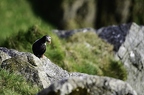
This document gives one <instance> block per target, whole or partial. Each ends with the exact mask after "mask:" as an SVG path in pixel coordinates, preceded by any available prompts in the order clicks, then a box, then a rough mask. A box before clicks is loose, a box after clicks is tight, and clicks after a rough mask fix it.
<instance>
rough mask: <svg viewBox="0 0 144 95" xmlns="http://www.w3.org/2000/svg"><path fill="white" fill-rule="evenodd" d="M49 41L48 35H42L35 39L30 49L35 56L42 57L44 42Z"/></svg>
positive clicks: (44, 49) (44, 48) (44, 47)
mask: <svg viewBox="0 0 144 95" xmlns="http://www.w3.org/2000/svg"><path fill="white" fill-rule="evenodd" d="M47 42H48V44H50V43H51V37H50V36H48V35H45V36H43V37H42V38H40V39H38V40H36V41H35V42H34V44H33V45H32V51H33V53H34V55H35V56H37V57H38V58H42V57H43V55H44V53H45V51H46V43H47Z"/></svg>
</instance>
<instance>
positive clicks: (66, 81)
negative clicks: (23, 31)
mask: <svg viewBox="0 0 144 95" xmlns="http://www.w3.org/2000/svg"><path fill="white" fill-rule="evenodd" d="M0 65H1V68H3V69H6V70H8V71H10V72H15V73H17V74H21V75H22V76H24V77H25V79H26V80H27V81H30V82H32V83H33V84H36V85H38V86H39V87H41V88H45V89H44V90H42V91H40V92H39V93H38V95H67V94H70V95H137V93H136V91H135V90H134V89H133V88H132V87H131V86H130V85H129V84H128V83H126V82H124V81H121V80H118V79H113V78H109V77H101V76H92V75H88V74H83V73H77V72H73V73H70V72H67V71H66V70H63V69H62V68H60V67H59V66H57V65H55V64H54V63H52V62H51V61H50V60H49V59H48V58H47V57H43V58H41V59H39V58H37V57H36V56H34V55H33V54H31V53H27V52H19V51H17V50H14V49H7V48H5V47H0Z"/></svg>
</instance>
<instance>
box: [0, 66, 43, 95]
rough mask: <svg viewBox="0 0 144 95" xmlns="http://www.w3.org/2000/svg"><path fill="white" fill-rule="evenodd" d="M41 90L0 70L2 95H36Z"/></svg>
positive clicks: (20, 78) (0, 90) (16, 76)
mask: <svg viewBox="0 0 144 95" xmlns="http://www.w3.org/2000/svg"><path fill="white" fill-rule="evenodd" d="M39 90H40V89H39V88H38V86H36V85H35V86H32V84H31V83H28V82H26V80H25V79H24V78H23V77H22V76H20V75H16V74H14V73H10V72H8V71H6V70H3V69H0V94H1V95H34V94H36V93H37V92H38V91H39Z"/></svg>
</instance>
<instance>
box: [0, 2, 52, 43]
mask: <svg viewBox="0 0 144 95" xmlns="http://www.w3.org/2000/svg"><path fill="white" fill-rule="evenodd" d="M0 21H1V23H0V33H1V35H0V43H2V42H3V41H4V39H6V37H9V36H11V35H16V33H17V32H18V31H19V30H27V29H28V27H30V26H32V25H38V26H40V27H45V29H47V30H49V29H50V28H51V26H50V25H48V24H46V23H45V22H44V21H42V20H41V19H40V18H39V17H37V16H35V15H34V14H33V12H32V9H31V6H30V5H29V3H28V2H27V0H0Z"/></svg>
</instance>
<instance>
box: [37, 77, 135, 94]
mask: <svg viewBox="0 0 144 95" xmlns="http://www.w3.org/2000/svg"><path fill="white" fill-rule="evenodd" d="M37 95H137V93H136V92H135V91H134V90H133V89H132V88H131V86H130V85H129V84H127V83H125V82H123V81H121V80H116V79H112V78H108V77H99V76H90V75H89V76H86V77H72V78H68V79H63V80H61V81H58V82H56V83H54V84H52V85H51V86H49V87H48V88H46V89H44V90H42V91H41V92H39V93H38V94H37Z"/></svg>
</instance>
